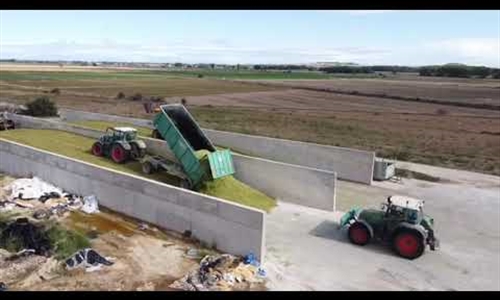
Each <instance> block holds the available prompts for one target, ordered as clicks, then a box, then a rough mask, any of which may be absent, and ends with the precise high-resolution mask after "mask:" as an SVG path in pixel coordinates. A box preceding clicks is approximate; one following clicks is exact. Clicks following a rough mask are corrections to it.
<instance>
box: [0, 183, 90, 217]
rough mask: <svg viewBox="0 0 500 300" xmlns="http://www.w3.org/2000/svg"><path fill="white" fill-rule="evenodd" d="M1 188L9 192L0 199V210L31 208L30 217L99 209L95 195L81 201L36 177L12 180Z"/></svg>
mask: <svg viewBox="0 0 500 300" xmlns="http://www.w3.org/2000/svg"><path fill="white" fill-rule="evenodd" d="M3 189H4V191H10V193H7V195H8V196H6V197H3V198H1V199H0V212H1V211H10V210H12V209H14V208H16V207H20V208H25V209H30V210H32V211H33V213H32V217H33V218H35V219H37V220H41V219H49V218H50V217H52V216H56V217H61V216H65V215H67V213H68V211H72V210H77V209H82V210H83V211H85V212H86V213H94V212H98V211H99V210H98V206H97V199H96V198H95V196H93V195H92V196H88V197H85V198H84V199H83V201H82V200H81V198H80V197H78V196H76V195H73V194H70V193H66V192H64V191H63V190H62V189H60V188H57V187H55V186H53V185H51V184H49V183H46V182H44V181H42V180H41V179H40V178H38V177H33V178H20V179H17V180H14V181H13V182H12V183H10V184H9V185H7V186H6V187H4V188H3Z"/></svg>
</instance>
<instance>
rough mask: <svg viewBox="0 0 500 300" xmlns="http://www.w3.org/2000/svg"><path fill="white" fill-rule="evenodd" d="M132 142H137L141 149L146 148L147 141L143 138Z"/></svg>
mask: <svg viewBox="0 0 500 300" xmlns="http://www.w3.org/2000/svg"><path fill="white" fill-rule="evenodd" d="M131 143H135V144H136V145H137V147H139V149H146V143H144V141H143V140H136V141H133V142H131Z"/></svg>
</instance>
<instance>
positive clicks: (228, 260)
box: [170, 251, 264, 291]
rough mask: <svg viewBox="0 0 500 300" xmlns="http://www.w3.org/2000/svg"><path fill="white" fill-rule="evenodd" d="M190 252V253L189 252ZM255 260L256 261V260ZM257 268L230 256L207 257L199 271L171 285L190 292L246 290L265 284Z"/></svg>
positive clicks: (202, 261) (201, 263)
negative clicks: (253, 285) (258, 274)
mask: <svg viewBox="0 0 500 300" xmlns="http://www.w3.org/2000/svg"><path fill="white" fill-rule="evenodd" d="M188 252H189V251H188ZM254 260H255V259H254ZM257 273H258V271H257V268H256V267H255V266H253V265H251V264H245V263H244V260H243V259H241V258H239V257H235V256H232V255H229V254H223V255H220V256H210V255H209V256H206V257H204V258H203V259H202V260H201V262H200V267H199V268H198V269H197V270H194V271H193V272H191V273H189V274H188V275H186V276H184V277H183V278H181V279H179V280H177V281H175V282H174V283H173V284H171V285H170V287H171V288H175V289H182V290H188V291H217V290H218V291H224V290H233V289H234V290H238V289H242V290H244V289H246V288H248V285H250V284H259V283H264V279H263V278H262V277H263V276H257Z"/></svg>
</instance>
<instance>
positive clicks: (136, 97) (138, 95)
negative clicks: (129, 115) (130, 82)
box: [129, 93, 142, 101]
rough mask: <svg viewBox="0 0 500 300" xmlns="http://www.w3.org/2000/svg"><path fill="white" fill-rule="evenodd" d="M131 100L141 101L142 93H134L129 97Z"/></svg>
mask: <svg viewBox="0 0 500 300" xmlns="http://www.w3.org/2000/svg"><path fill="white" fill-rule="evenodd" d="M129 99H130V100H132V101H141V100H142V94H141V93H136V94H134V95H133V96H132V97H130V98H129Z"/></svg>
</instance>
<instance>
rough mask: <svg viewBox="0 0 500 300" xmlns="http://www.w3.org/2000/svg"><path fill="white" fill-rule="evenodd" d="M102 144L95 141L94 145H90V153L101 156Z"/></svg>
mask: <svg viewBox="0 0 500 300" xmlns="http://www.w3.org/2000/svg"><path fill="white" fill-rule="evenodd" d="M102 148H103V147H102V144H101V143H100V142H95V143H94V145H92V154H94V155H95V156H102V154H103V150H102Z"/></svg>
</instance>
